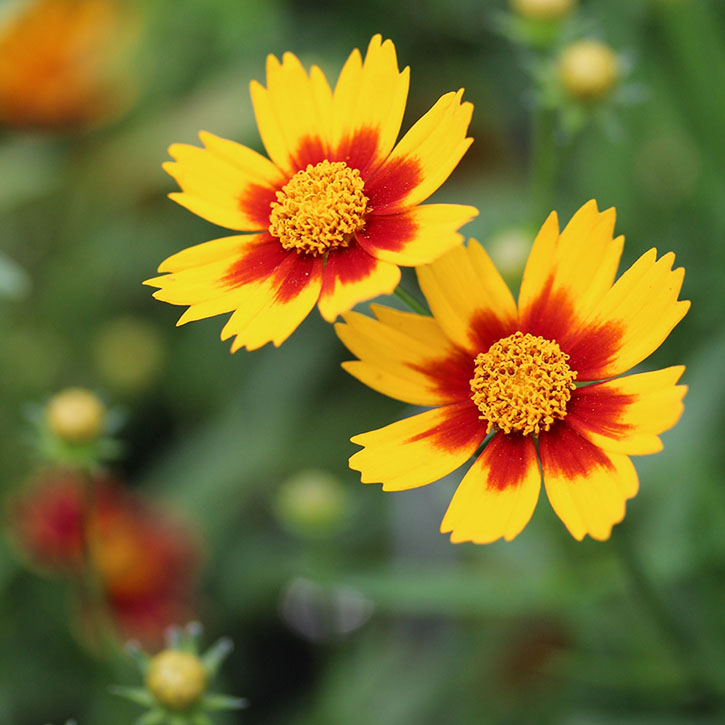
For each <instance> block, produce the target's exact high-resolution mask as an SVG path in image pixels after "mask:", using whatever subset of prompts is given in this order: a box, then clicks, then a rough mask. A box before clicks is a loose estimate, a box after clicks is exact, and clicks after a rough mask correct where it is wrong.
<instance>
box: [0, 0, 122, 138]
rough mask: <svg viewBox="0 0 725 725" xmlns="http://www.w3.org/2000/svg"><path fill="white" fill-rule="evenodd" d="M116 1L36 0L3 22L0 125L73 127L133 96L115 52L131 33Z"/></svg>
mask: <svg viewBox="0 0 725 725" xmlns="http://www.w3.org/2000/svg"><path fill="white" fill-rule="evenodd" d="M132 25H133V23H132V22H131V15H130V13H129V11H128V8H127V7H126V6H124V5H123V4H122V3H119V2H117V0H33V1H32V2H30V3H27V5H26V6H23V7H22V8H21V10H20V11H19V12H15V13H9V14H8V16H7V19H6V21H5V23H4V24H3V25H2V27H0V123H6V124H10V125H13V126H22V127H33V128H45V129H47V128H50V129H57V128H60V129H77V128H85V127H87V126H89V125H93V124H95V123H97V122H100V121H104V120H107V119H108V118H110V117H112V116H114V115H115V114H116V113H118V112H119V111H120V110H121V109H122V108H123V107H124V105H125V104H126V103H127V102H128V101H129V100H130V85H129V80H128V78H126V76H125V75H120V74H119V67H120V64H119V63H118V62H117V59H118V56H119V54H120V53H122V52H123V50H124V49H125V47H126V46H127V44H128V41H129V40H130V38H131V35H132Z"/></svg>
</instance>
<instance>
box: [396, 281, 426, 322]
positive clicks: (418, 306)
mask: <svg viewBox="0 0 725 725" xmlns="http://www.w3.org/2000/svg"><path fill="white" fill-rule="evenodd" d="M395 296H396V297H397V298H398V299H399V300H402V301H403V302H404V303H405V305H406V306H407V307H408V308H409V309H410V310H412V311H413V312H417V313H418V314H419V315H426V316H429V315H430V312H428V310H427V309H426V308H425V307H424V306H423V304H422V303H421V302H418V300H417V299H416V298H415V297H413V295H412V294H410V292H407V291H406V290H404V289H403V288H402V287H401V286H400V285H398V286H397V287H396V288H395Z"/></svg>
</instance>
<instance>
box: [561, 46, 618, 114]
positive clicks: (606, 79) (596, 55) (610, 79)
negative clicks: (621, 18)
mask: <svg viewBox="0 0 725 725" xmlns="http://www.w3.org/2000/svg"><path fill="white" fill-rule="evenodd" d="M559 77H560V78H561V81H562V83H563V84H564V87H565V88H566V90H567V91H568V92H569V93H570V94H571V95H572V96H574V97H575V98H579V99H580V100H586V101H593V100H597V99H599V98H602V97H604V96H606V95H607V93H609V91H610V90H611V89H612V86H614V84H615V83H616V82H617V79H618V77H619V61H618V59H617V55H616V53H615V52H614V51H613V50H612V49H611V48H610V47H609V46H608V45H606V44H604V43H600V42H599V41H598V40H579V41H577V42H576V43H572V44H571V45H568V46H567V47H566V48H564V51H563V53H562V54H561V56H560V57H559Z"/></svg>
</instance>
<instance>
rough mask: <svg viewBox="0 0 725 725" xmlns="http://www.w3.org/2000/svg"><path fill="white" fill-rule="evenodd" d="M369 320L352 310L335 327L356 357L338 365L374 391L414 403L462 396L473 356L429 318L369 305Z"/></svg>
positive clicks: (433, 402)
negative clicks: (372, 316) (457, 346)
mask: <svg viewBox="0 0 725 725" xmlns="http://www.w3.org/2000/svg"><path fill="white" fill-rule="evenodd" d="M371 310H372V311H373V313H374V314H375V316H376V317H377V318H378V319H377V320H374V319H372V318H370V317H368V316H366V315H361V314H359V313H357V312H348V313H346V314H345V315H344V319H345V322H346V323H347V324H341V323H338V324H337V325H335V331H336V332H337V335H338V337H339V338H340V339H341V340H342V342H343V343H344V344H345V346H346V347H347V348H348V349H349V350H350V352H352V353H353V354H354V355H357V357H358V358H360V360H359V361H354V362H346V363H343V368H344V369H345V370H347V372H349V373H350V374H351V375H353V376H354V377H356V378H357V379H358V380H360V381H361V382H363V383H365V385H368V386H369V387H371V388H373V390H377V391H378V392H379V393H383V394H384V395H388V396H390V397H391V398H396V399H397V400H402V401H404V402H406V403H411V404H413V405H441V404H444V403H451V402H457V401H461V400H467V399H468V398H470V396H471V390H470V387H469V384H468V381H469V380H470V378H471V376H472V374H473V372H472V368H473V361H472V359H471V358H470V357H469V356H467V355H465V354H463V355H461V352H460V351H459V350H457V349H456V348H454V347H453V345H451V343H450V342H449V341H448V339H447V338H446V337H445V335H444V334H443V332H442V331H441V329H440V327H439V325H438V323H437V322H436V321H435V320H434V319H433V318H432V317H424V316H422V315H415V314H412V313H409V312H399V311H397V310H391V309H388V308H386V307H381V306H379V305H371Z"/></svg>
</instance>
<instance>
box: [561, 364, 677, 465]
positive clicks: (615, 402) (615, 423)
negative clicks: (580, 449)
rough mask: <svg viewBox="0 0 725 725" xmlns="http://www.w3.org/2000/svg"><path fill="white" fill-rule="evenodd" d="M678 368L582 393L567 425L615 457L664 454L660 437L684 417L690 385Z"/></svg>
mask: <svg viewBox="0 0 725 725" xmlns="http://www.w3.org/2000/svg"><path fill="white" fill-rule="evenodd" d="M684 371H685V367H684V365H677V366H673V367H669V368H665V369H664V370H657V371H655V372H651V373H640V374H638V375H628V376H627V377H624V378H617V379H616V380H610V381H609V382H606V383H598V384H597V385H588V386H587V387H584V388H578V389H577V390H576V391H575V392H574V394H573V395H572V398H571V400H570V401H569V403H568V404H567V416H566V422H567V424H568V425H570V426H571V427H572V428H573V429H574V430H575V431H576V432H577V433H579V435H581V436H584V437H585V438H586V439H587V440H589V441H590V442H591V443H593V444H594V445H596V446H599V447H601V448H603V449H604V450H607V451H612V452H614V453H626V454H627V455H630V456H633V455H644V454H647V453H656V452H657V451H659V450H661V449H662V441H660V439H659V438H658V435H659V434H660V433H663V432H664V431H666V430H668V429H670V428H672V426H674V425H675V423H677V421H678V420H679V419H680V416H681V415H682V411H683V409H684V406H683V404H682V399H683V398H684V396H685V393H686V392H687V386H685V385H676V383H677V381H678V380H679V379H680V377H681V376H682V373H683V372H684Z"/></svg>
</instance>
